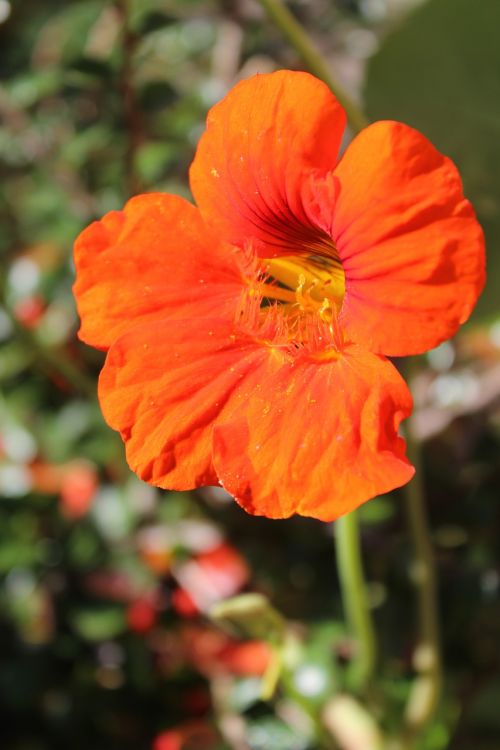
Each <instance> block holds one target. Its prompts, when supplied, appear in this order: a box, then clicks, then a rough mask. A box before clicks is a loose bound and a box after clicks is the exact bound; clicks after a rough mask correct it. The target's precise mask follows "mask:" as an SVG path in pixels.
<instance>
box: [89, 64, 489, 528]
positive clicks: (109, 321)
mask: <svg viewBox="0 0 500 750" xmlns="http://www.w3.org/2000/svg"><path fill="white" fill-rule="evenodd" d="M344 128H345V114H344V112H343V110H342V108H341V106H340V105H339V103H338V102H337V100H336V99H335V97H334V96H333V95H332V94H331V92H330V91H329V89H328V88H327V87H326V86H325V85H324V84H323V83H322V82H320V81H319V80H316V79H315V78H314V77H312V76H310V75H309V74H307V73H299V72H290V71H280V72H276V73H272V74H270V75H259V76H255V77H253V78H251V79H249V80H246V81H243V82H241V83H239V84H238V85H237V86H235V87H234V88H233V89H232V91H230V93H229V94H228V95H227V96H226V97H225V99H223V100H222V101H221V102H220V103H219V104H217V105H216V106H215V107H213V108H212V110H211V111H210V113H209V115H208V121H207V128H206V131H205V133H204V134H203V135H202V137H201V140H200V143H199V145H198V149H197V152H196V155H195V158H194V161H193V164H192V166H191V171H190V184H191V190H192V193H193V195H194V198H195V200H196V203H197V206H198V207H195V206H193V205H192V204H190V203H189V202H187V201H185V200H183V199H182V198H179V197H176V196H173V195H165V194H158V193H151V194H146V195H140V196H137V197H135V198H133V199H132V200H130V201H129V202H128V203H127V205H126V206H125V208H124V210H123V211H114V212H111V213H109V214H107V215H106V216H105V217H104V218H103V219H102V220H101V221H98V222H95V223H93V224H91V225H90V226H89V227H88V228H87V229H86V230H85V231H84V232H83V233H82V234H81V236H80V237H79V238H78V240H77V243H76V249H75V259H76V269H77V281H76V284H75V294H76V298H77V302H78V309H79V312H80V316H81V320H82V325H81V329H80V336H81V338H82V339H83V340H84V341H86V342H87V343H89V344H91V345H93V346H95V347H98V348H101V349H104V350H108V353H107V357H106V362H105V365H104V368H103V371H102V373H101V376H100V380H99V398H100V403H101V407H102V410H103V413H104V416H105V418H106V420H107V421H108V423H109V424H110V425H111V427H113V428H114V429H115V430H118V431H119V432H120V433H121V436H122V438H123V440H124V441H125V443H126V451H127V458H128V462H129V464H130V466H131V467H132V469H133V470H134V471H135V472H136V473H137V474H138V475H139V476H140V477H141V478H142V479H144V480H145V481H147V482H150V483H152V484H154V485H157V486H159V487H164V488H170V489H178V490H184V489H190V488H194V487H198V486H202V485H211V484H217V483H220V484H221V485H222V486H223V487H225V488H226V489H227V491H228V492H229V493H231V494H232V495H233V496H234V497H235V498H236V500H237V501H238V502H239V503H240V504H241V505H242V506H243V508H245V509H246V510H247V511H249V512H250V513H254V514H259V515H265V516H268V517H271V518H283V517H287V516H290V515H291V514H293V513H298V514H300V515H304V516H313V517H315V518H319V519H322V520H332V519H334V518H336V517H338V516H339V515H341V514H343V513H346V512H348V511H350V510H353V509H354V508H355V507H356V506H358V505H359V504H360V503H362V502H364V501H366V500H368V499H369V498H372V497H374V496H375V495H377V494H380V493H384V492H387V491H389V490H391V489H393V488H395V487H398V486H400V485H402V484H404V483H405V482H407V481H408V480H409V479H410V478H411V477H412V475H413V471H414V470H413V467H412V466H411V465H410V464H409V462H408V460H407V459H406V456H405V444H404V440H403V439H402V438H401V437H400V436H399V435H398V428H399V425H400V423H401V421H402V420H403V419H404V418H405V417H407V416H408V415H409V414H410V412H411V408H412V401H411V396H410V393H409V391H408V388H407V386H406V384H405V383H404V381H403V379H402V378H401V377H400V375H399V374H398V372H397V370H396V368H395V367H394V366H393V364H392V363H391V362H390V361H389V360H388V359H387V357H388V356H404V355H410V354H417V353H419V352H423V351H425V350H426V349H429V348H431V347H433V346H436V345H437V344H439V343H440V342H442V341H443V340H445V339H446V338H448V337H449V336H451V335H453V334H454V333H455V332H456V330H457V328H458V327H459V325H460V324H461V323H463V322H464V321H465V320H466V319H467V317H468V316H469V314H470V312H471V310H472V308H473V306H474V304H475V302H476V299H477V297H478V294H479V293H480V291H481V288H482V286H483V283H484V244H483V235H482V232H481V229H480V227H479V225H478V223H477V221H476V219H475V216H474V212H473V209H472V207H471V205H470V204H469V202H468V201H467V200H465V199H464V197H463V192H462V186H461V182H460V178H459V175H458V172H457V170H456V168H455V166H454V165H453V164H452V162H451V161H450V160H449V159H447V158H446V157H445V156H443V155H442V154H440V153H439V152H438V151H436V149H435V148H434V147H433V146H432V145H431V144H430V143H429V141H428V140H427V139H426V138H425V137H424V136H423V135H421V134H420V133H418V132H417V131H415V130H413V129H412V128H410V127H407V126H406V125H403V124H401V123H398V122H377V123H374V124H373V125H370V126H369V127H367V128H366V129H365V130H364V131H362V132H361V133H360V134H359V135H358V136H357V137H356V138H354V140H353V141H352V143H351V144H350V145H349V146H348V147H347V149H346V150H345V153H344V154H343V155H342V156H339V148H340V143H341V139H342V136H343V132H344Z"/></svg>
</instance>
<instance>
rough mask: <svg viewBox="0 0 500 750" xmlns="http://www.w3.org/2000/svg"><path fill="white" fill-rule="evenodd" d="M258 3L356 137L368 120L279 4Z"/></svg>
mask: <svg viewBox="0 0 500 750" xmlns="http://www.w3.org/2000/svg"><path fill="white" fill-rule="evenodd" d="M259 3H260V4H261V5H262V7H263V8H264V10H265V11H266V12H267V14H268V15H269V17H270V18H271V19H272V20H273V21H274V23H275V24H276V26H278V28H279V29H280V30H281V32H282V33H283V35H284V36H285V37H286V39H288V41H289V42H290V44H291V45H292V47H293V48H294V49H295V50H296V52H297V53H298V54H299V55H300V57H301V58H302V60H303V61H304V63H305V65H306V66H307V68H308V69H309V70H310V71H311V73H314V75H315V76H317V77H318V78H321V80H322V81H324V82H325V83H326V85H327V86H328V87H329V88H330V89H331V90H332V92H333V93H334V94H335V96H336V97H337V99H338V100H339V102H340V104H341V105H342V106H343V108H344V109H345V112H346V114H347V119H348V120H349V124H350V126H351V128H352V129H353V130H354V132H355V133H359V131H360V130H362V129H363V128H365V127H366V126H367V125H368V124H369V122H368V120H367V118H366V117H365V115H364V114H363V112H362V111H361V109H360V108H359V107H358V106H357V104H355V102H353V100H352V99H351V97H350V96H349V95H348V94H346V92H345V91H344V89H343V88H342V86H340V85H339V84H338V83H337V81H336V80H335V78H334V77H333V76H332V73H331V70H330V66H329V65H328V63H327V62H326V61H325V58H324V57H323V55H322V54H321V52H320V51H319V50H318V49H317V47H316V45H315V44H314V42H313V41H312V39H311V38H310V37H309V35H308V34H307V32H306V31H305V30H304V28H303V27H302V26H301V25H300V23H299V22H298V21H297V20H296V18H294V16H293V15H292V14H291V13H290V11H289V10H288V8H287V7H286V6H285V5H284V4H283V3H282V2H281V0H259Z"/></svg>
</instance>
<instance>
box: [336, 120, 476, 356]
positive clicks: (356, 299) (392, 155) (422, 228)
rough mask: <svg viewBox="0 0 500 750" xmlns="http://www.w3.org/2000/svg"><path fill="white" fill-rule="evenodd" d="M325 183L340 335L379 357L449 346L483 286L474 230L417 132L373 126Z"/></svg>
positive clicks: (455, 187)
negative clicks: (333, 195)
mask: <svg viewBox="0 0 500 750" xmlns="http://www.w3.org/2000/svg"><path fill="white" fill-rule="evenodd" d="M334 175H335V177H336V178H337V180H338V185H337V190H338V193H337V200H336V204H335V208H334V212H333V228H332V231H333V239H334V241H335V243H336V246H337V249H338V252H339V255H340V258H341V260H342V264H343V268H344V272H345V277H346V278H345V283H346V294H345V299H344V306H343V310H342V316H341V317H342V320H341V322H342V324H343V326H344V328H345V330H346V332H347V335H348V336H350V338H351V339H352V340H353V341H356V342H357V343H359V344H362V345H363V346H365V347H367V348H368V349H370V350H371V351H376V352H382V353H384V354H386V355H388V356H402V355H408V354H417V353H419V352H423V351H425V350H427V349H430V348H431V347H434V346H436V345H437V344H439V343H440V342H442V341H443V340H445V339H447V338H449V337H450V336H452V335H453V334H454V333H455V332H456V330H457V328H458V327H459V325H460V324H461V323H463V322H464V321H465V320H467V318H468V317H469V315H470V313H471V311H472V309H473V307H474V305H475V303H476V300H477V298H478V296H479V294H480V292H481V290H482V287H483V285H484V277H485V270H484V266H485V258H484V240H483V234H482V230H481V227H480V226H479V224H478V223H477V221H476V218H475V215H474V211H473V209H472V207H471V205H470V203H469V202H468V201H467V200H465V199H464V197H463V192H462V184H461V181H460V177H459V175H458V172H457V170H456V168H455V166H454V165H453V163H452V162H451V161H450V160H449V159H447V158H446V157H445V156H443V155H442V154H440V153H439V152H438V151H436V149H435V148H434V147H433V146H432V145H431V143H430V142H429V141H428V140H427V139H426V138H425V137H424V136H423V135H421V134H420V133H418V132H417V131H416V130H413V129H412V128H410V127H408V126H406V125H403V124H401V123H397V122H377V123H375V124H374V125H371V126H370V127H368V128H366V130H364V131H363V132H362V133H360V135H358V136H357V138H355V139H354V141H353V142H352V143H351V144H350V146H349V147H348V148H347V150H346V152H345V154H344V156H343V157H342V159H341V161H340V163H339V164H338V166H337V167H336V169H335V170H334Z"/></svg>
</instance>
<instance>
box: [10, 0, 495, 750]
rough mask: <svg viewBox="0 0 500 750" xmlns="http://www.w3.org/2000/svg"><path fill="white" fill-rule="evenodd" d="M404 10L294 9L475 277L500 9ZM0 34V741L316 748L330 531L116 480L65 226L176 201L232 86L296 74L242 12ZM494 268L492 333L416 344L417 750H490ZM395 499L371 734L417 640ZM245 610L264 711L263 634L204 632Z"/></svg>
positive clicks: (385, 516) (47, 1)
mask: <svg viewBox="0 0 500 750" xmlns="http://www.w3.org/2000/svg"><path fill="white" fill-rule="evenodd" d="M409 5H410V3H409V2H404V3H403V2H396V0H392V1H389V0H387V2H380V0H378V1H375V0H363V1H362V0H359V2H358V1H357V0H337V1H336V2H334V1H333V0H332V1H329V0H311V2H307V3H305V2H294V3H292V4H291V7H292V9H293V11H294V12H295V13H296V15H297V17H298V18H299V19H300V20H301V22H302V23H303V24H304V26H305V27H306V28H307V29H308V30H309V32H310V33H311V34H312V36H313V37H314V38H315V40H316V41H317V43H318V45H319V46H320V48H321V49H322V50H323V51H324V52H325V54H326V56H327V57H328V59H329V61H330V63H331V65H332V70H334V72H336V73H337V75H338V76H339V78H341V79H342V80H343V81H344V84H345V85H346V86H347V87H350V88H351V90H353V91H354V92H355V91H356V89H359V87H360V84H361V80H362V77H363V74H364V72H365V70H366V69H367V85H366V98H367V104H368V109H369V111H370V114H372V115H376V116H378V117H386V118H387V117H400V118H402V119H403V120H406V121H408V122H410V123H412V124H415V125H417V126H419V127H421V128H422V129H423V130H424V131H425V132H426V133H427V134H428V135H430V136H431V137H432V138H434V140H435V141H436V143H437V145H438V146H439V147H440V148H441V149H442V150H444V151H445V152H446V153H449V154H450V155H452V156H453V157H454V158H455V159H456V161H457V163H458V164H459V166H460V167H461V169H462V170H463V171H464V176H465V184H466V189H467V192H468V194H470V196H471V197H472V198H475V199H476V207H477V210H478V212H479V214H480V216H481V217H482V219H483V220H484V223H485V228H486V230H487V234H488V239H489V243H490V256H491V257H492V258H493V259H494V258H496V256H497V254H498V249H497V248H498V242H499V232H498V195H499V186H498V170H497V169H496V166H495V165H496V161H497V151H498V149H497V141H496V139H495V135H496V131H497V130H498V124H499V118H498V113H497V111H496V107H498V97H497V96H496V93H495V92H496V89H497V87H498V81H499V80H500V77H499V67H500V62H499V60H500V47H499V46H498V45H496V44H495V42H496V38H495V32H496V28H497V26H498V23H497V22H496V21H495V19H497V16H498V5H497V3H495V2H494V0H481V3H476V2H474V0H431V2H429V3H428V4H424V5H423V6H422V7H421V8H420V9H417V11H415V12H414V13H413V14H408V12H407V11H408V7H409ZM9 12H10V14H9ZM0 18H2V19H3V20H2V21H1V22H0V50H1V51H0V75H1V79H2V85H1V87H0V161H1V179H0V251H1V269H2V279H1V289H2V299H1V302H0V345H1V351H0V385H1V395H0V494H2V499H1V502H0V712H1V715H2V719H3V721H2V730H1V735H2V739H1V744H2V748H6V750H58V749H59V748H61V750H62V748H64V749H65V750H66V748H68V747H72V748H75V750H88V748H89V747H93V748H95V750H101V749H102V750H104V748H106V750H127V749H128V748H130V750H132V749H133V750H149V749H153V750H169V748H172V747H174V745H172V744H170V745H168V744H167V742H170V743H171V742H172V741H173V740H172V736H171V735H169V736H168V732H169V730H172V731H178V732H181V735H182V737H183V738H184V740H185V747H192V748H193V747H194V748H202V747H203V748H221V749H222V748H231V747H249V748H251V750H257V748H262V750H272V748H276V750H300V749H303V750H314V749H315V748H323V747H334V746H335V741H334V739H333V738H332V735H331V731H330V730H328V729H327V723H328V722H326V719H325V716H326V715H327V713H328V712H329V713H328V715H330V714H331V712H332V708H333V704H332V701H335V700H338V699H339V698H340V697H342V694H343V693H344V692H345V690H346V687H347V686H346V680H345V678H346V670H345V666H346V663H348V660H349V657H350V656H351V655H352V649H353V644H352V643H351V642H350V640H349V638H348V635H347V633H346V630H345V626H344V624H343V613H342V607H341V603H340V600H339V590H338V582H337V579H336V573H335V568H334V556H333V551H332V542H331V539H330V537H331V529H330V528H329V527H328V526H327V525H324V524H321V523H319V522H313V521H308V520H305V519H292V520H289V521H283V522H272V521H266V520H263V519H257V518H251V517H249V516H246V515H245V514H244V513H243V511H242V510H241V509H240V508H238V507H237V506H236V505H235V504H234V503H233V502H231V501H230V500H228V498H226V497H225V496H224V495H223V493H221V492H220V491H216V490H214V491H212V490H208V491H206V492H203V491H200V492H199V493H192V494H190V493H177V494H175V493H160V492H159V491H157V490H155V489H153V488H151V487H149V486H146V485H143V484H142V483H140V482H139V481H138V480H137V479H136V478H135V477H133V476H132V475H131V474H130V472H129V470H128V468H127V467H126V465H125V463H124V458H123V447H122V444H121V442H120V440H119V439H118V437H117V436H116V435H115V434H114V433H112V432H111V431H110V430H108V428H107V427H106V426H105V424H104V423H103V420H102V417H101V415H100V411H99V408H98V405H97V402H96V399H95V388H96V377H97V374H98V371H99V368H100V365H101V363H102V356H101V355H100V354H99V353H96V352H94V351H93V350H90V349H89V348H86V347H83V346H82V345H81V344H80V343H79V342H78V341H77V338H76V329H77V325H78V322H77V318H76V313H75V309H74V304H73V300H72V296H71V284H72V280H73V271H72V262H71V245H72V242H73V240H74V237H75V236H76V235H77V233H78V232H79V231H80V230H81V229H82V228H83V227H84V226H85V225H86V224H87V223H88V222H90V221H92V220H93V219H94V218H96V217H98V216H100V215H102V214H103V213H104V212H106V211H108V210H110V209H114V208H119V207H121V206H122V204H123V202H124V201H125V200H126V199H127V198H128V197H129V196H130V195H131V194H133V193H135V192H137V191H140V190H153V189H154V190H164V191H168V192H175V193H179V194H183V195H189V190H188V187H187V181H186V176H187V169H188V166H189V163H190V161H191V158H192V156H193V153H194V149H195V146H196V142H197V139H198V137H199V135H200V133H201V132H202V129H203V120H204V117H205V114H206V111H207V110H208V108H209V107H210V106H211V105H212V104H213V103H214V102H215V101H217V100H218V99H219V98H220V97H221V96H223V95H224V93H225V92H226V91H227V89H228V88H229V87H230V86H231V85H232V84H233V83H234V81H235V80H236V79H237V78H238V77H241V76H247V75H251V74H253V73H254V72H257V71H267V70H272V69H274V68H278V67H300V62H299V61H298V60H297V58H296V56H295V54H294V52H293V51H292V50H290V49H289V48H288V47H287V46H286V44H285V43H284V41H283V39H282V38H281V36H280V34H279V32H278V31H277V30H276V29H274V28H272V27H271V25H270V24H269V23H268V22H267V21H266V19H265V18H264V16H263V14H262V12H260V11H259V8H258V6H257V4H256V3H254V2H252V1H251V0H241V1H238V0H234V1H231V0H228V1H221V2H216V1H215V0H130V2H128V3H126V2H125V1H123V2H121V1H117V2H109V1H107V0H72V1H71V2H64V1H63V0H22V1H21V2H17V1H16V2H12V3H8V2H6V0H1V1H0ZM498 20H499V19H497V21H498ZM377 49H378V52H375V51H376V50H377ZM374 54H375V56H374V57H372V56H373V55H374ZM370 58H372V59H371V60H370ZM495 263H496V261H495V260H493V263H492V269H493V268H494V264H495ZM490 275H491V278H492V281H490V288H489V289H490V291H489V296H488V299H487V300H486V302H485V305H484V309H487V310H488V312H489V314H490V319H489V322H488V325H485V326H484V327H483V328H481V329H477V330H475V329H471V330H469V331H468V332H467V333H465V334H463V335H462V337H461V338H459V339H457V340H456V341H455V342H454V343H453V344H447V345H445V346H444V347H441V348H440V349H439V350H437V351H436V352H433V353H431V354H430V355H429V357H428V358H427V359H426V360H425V361H422V362H421V366H420V371H419V373H418V377H417V379H416V382H415V393H416V402H417V424H419V425H420V426H421V427H420V430H421V435H422V437H423V438H424V439H425V440H426V451H425V457H426V487H427V491H428V498H429V507H430V514H431V520H432V527H433V542H434V544H435V548H436V553H437V558H438V563H439V572H440V580H441V589H440V597H441V612H442V640H443V644H444V655H445V669H446V692H445V698H444V700H443V702H442V705H441V707H440V710H439V712H438V714H437V716H436V719H435V721H434V722H433V724H432V725H431V726H430V727H429V730H428V732H427V733H426V734H425V736H423V737H421V738H419V743H418V747H420V748H421V749H422V750H438V749H439V748H445V747H450V748H453V749H454V750H470V749H471V748H474V750H497V748H498V746H499V743H500V714H499V712H498V703H499V700H500V680H499V674H500V659H499V651H498V642H499V638H500V552H499V546H498V536H499V531H500V517H499V511H498V486H499V482H500V468H499V464H498V455H499V450H500V419H499V412H498V396H499V393H498V385H497V384H498V373H499V367H500V327H499V323H498V320H495V316H494V315H493V313H494V312H495V314H496V315H497V316H498V307H497V306H496V307H495V305H497V302H496V289H497V286H498V279H497V278H496V276H495V272H494V271H493V272H492V273H491V274H490ZM491 300H492V301H493V303H492V302H491ZM334 483H335V478H334V477H332V491H333V488H334ZM400 505H401V504H400V498H399V496H398V493H394V494H393V495H391V496H387V497H383V498H379V499H378V500H376V501H374V502H372V503H369V504H367V505H366V506H365V507H364V508H363V509H362V511H361V521H362V528H363V541H364V548H365V551H366V567H367V575H368V580H369V582H370V598H371V602H372V605H373V608H374V613H375V616H376V622H377V627H378V634H379V637H380V640H381V659H380V663H381V664H382V665H383V669H382V671H381V674H380V676H379V680H378V682H377V684H376V685H374V686H373V687H372V689H371V690H370V691H369V693H368V694H367V695H363V696H357V700H358V704H356V705H355V706H354V708H353V706H352V705H351V710H353V711H358V710H359V708H360V707H361V706H362V707H364V708H368V709H369V710H370V711H371V712H372V713H373V714H374V715H375V716H376V717H377V720H378V721H379V722H380V723H381V724H382V726H383V728H384V729H386V730H388V731H396V730H397V728H398V723H399V722H400V718H401V712H402V709H403V706H404V702H405V699H406V697H407V694H408V690H409V685H410V682H411V678H412V670H411V651H412V648H413V645H414V643H415V638H416V632H415V612H414V600H413V590H412V586H411V582H410V573H411V551H410V550H409V549H408V537H407V532H406V529H405V519H404V515H403V513H402V512H401V507H400ZM241 592H258V593H259V594H260V595H262V597H263V599H260V600H259V601H260V602H261V603H262V602H264V604H263V606H264V607H266V606H267V605H266V604H265V603H266V602H267V601H269V602H270V605H269V607H270V608H269V609H268V610H266V612H267V614H265V616H264V615H263V618H264V621H265V617H271V619H273V618H276V617H278V619H279V618H280V617H281V616H282V617H283V618H284V621H285V623H286V624H285V633H284V634H283V637H282V638H281V636H280V639H279V646H280V649H281V658H282V672H281V675H280V681H279V686H278V689H277V692H276V694H275V696H274V697H273V698H272V699H271V700H269V701H263V700H262V698H261V695H262V692H261V691H262V684H261V677H262V673H263V671H264V670H265V665H266V658H268V656H269V653H268V650H266V649H268V648H269V644H267V643H266V642H265V638H264V642H259V641H258V642H255V640H251V641H248V640H241V639H239V638H236V637H235V636H234V635H228V634H226V633H225V632H224V631H223V630H221V629H220V628H219V627H218V626H217V625H215V624H213V623H212V622H211V621H210V618H209V613H210V612H211V611H212V608H213V606H214V605H215V604H217V603H218V602H220V601H222V600H224V599H226V598H227V597H228V596H232V595H234V594H239V593H241ZM223 606H224V605H223ZM275 611H277V612H279V613H281V614H280V615H276V614H275ZM271 613H272V614H271ZM248 635H250V636H252V638H255V634H253V635H252V634H251V633H250V634H248V633H247V634H246V636H248ZM275 645H276V644H275V643H272V644H271V646H273V647H274V646H275ZM356 706H357V708H356ZM364 708H363V710H364ZM356 715H359V714H356ZM325 722H326V723H325ZM166 733H167V734H166ZM169 737H170V739H169ZM238 743H239V744H238ZM363 750H365V749H363ZM366 750H370V748H368V747H367V748H366Z"/></svg>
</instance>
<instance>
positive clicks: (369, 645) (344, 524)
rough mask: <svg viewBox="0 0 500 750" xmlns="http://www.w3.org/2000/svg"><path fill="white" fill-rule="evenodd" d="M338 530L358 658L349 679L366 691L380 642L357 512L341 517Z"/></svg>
mask: <svg viewBox="0 0 500 750" xmlns="http://www.w3.org/2000/svg"><path fill="white" fill-rule="evenodd" d="M335 529H336V545H335V549H336V554H337V567H338V572H339V579H340V587H341V591H342V599H343V602H344V607H345V610H346V615H347V620H348V623H349V627H350V630H351V632H352V634H353V636H354V638H355V639H356V656H355V658H354V659H353V661H352V664H351V668H350V674H349V680H350V682H351V684H352V686H353V688H354V689H356V690H362V689H363V688H364V687H365V686H366V685H367V683H368V682H369V681H370V679H371V677H372V674H373V670H374V667H375V659H376V640H375V631H374V627H373V622H372V618H371V615H370V610H369V606H368V601H367V592H366V584H365V581H364V575H363V565H362V561H361V548H360V538H359V523H358V517H357V514H356V512H355V511H353V512H351V513H348V514H347V515H345V516H342V517H341V518H339V519H338V520H337V521H336V523H335Z"/></svg>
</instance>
